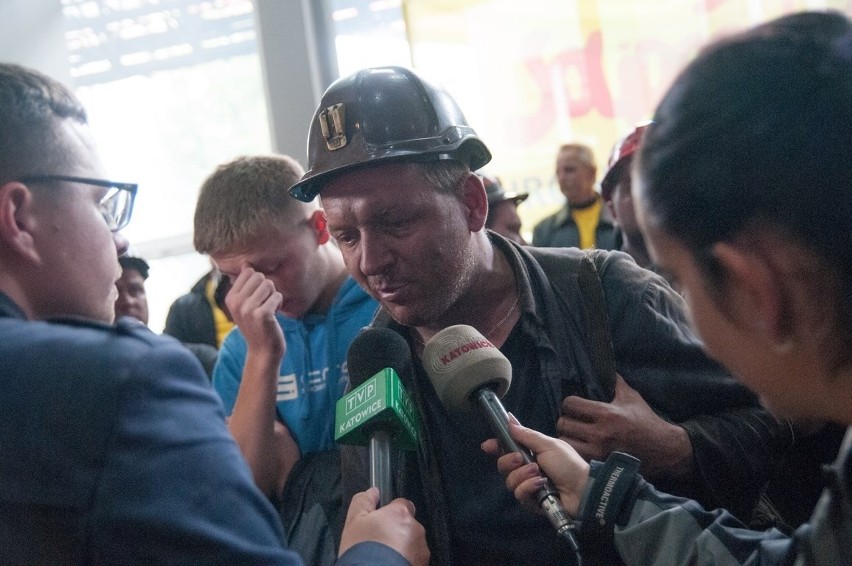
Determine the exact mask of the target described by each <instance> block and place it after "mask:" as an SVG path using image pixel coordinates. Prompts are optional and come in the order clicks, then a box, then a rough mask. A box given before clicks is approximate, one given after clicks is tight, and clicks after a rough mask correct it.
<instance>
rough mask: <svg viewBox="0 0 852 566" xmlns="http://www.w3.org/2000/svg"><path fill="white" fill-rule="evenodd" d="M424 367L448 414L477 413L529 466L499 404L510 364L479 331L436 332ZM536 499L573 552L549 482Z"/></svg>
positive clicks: (569, 527)
mask: <svg viewBox="0 0 852 566" xmlns="http://www.w3.org/2000/svg"><path fill="white" fill-rule="evenodd" d="M423 365H424V367H425V369H426V373H427V374H428V375H429V380H430V381H431V382H432V386H433V387H434V388H435V392H436V393H437V394H438V398H439V399H440V400H441V403H442V404H443V405H444V406H445V407H446V408H447V410H449V411H451V412H456V413H458V412H464V411H468V410H470V409H477V408H478V409H479V411H480V412H481V414H483V415H484V416H485V417H486V419H487V420H488V422H489V424H490V425H491V428H492V431H493V432H494V434H495V436H496V437H497V441H498V442H499V443H500V445H501V448H503V450H504V451H506V452H519V453H520V454H521V457H522V458H523V460H524V463H526V464H529V463H531V462H533V457H532V454H530V452H529V451H528V450H527V449H526V448H524V447H522V446H520V445H519V444H518V443H517V442H515V439H514V438H512V436H511V434H509V415H508V413H507V412H506V409H505V408H504V407H503V403H502V402H501V401H500V397H502V396H503V395H505V394H506V392H507V391H508V390H509V386H510V385H511V382H512V364H511V363H510V362H509V360H508V359H506V356H504V355H503V354H502V352H500V350H498V349H497V348H496V347H495V346H494V345H493V344H492V343H491V342H489V341H488V340H487V339H486V338H485V337H484V336H482V334H480V333H479V331H478V330H476V329H475V328H473V327H472V326H467V325H464V324H458V325H455V326H450V327H448V328H445V329H443V330H441V331H440V332H438V333H437V334H435V335H434V336H433V337H432V339H431V340H429V342H427V343H426V346H425V348H424V350H423ZM536 498H537V500H538V504H539V506H540V507H541V509H542V510H543V511H544V513H545V515H546V516H547V518H548V520H549V521H550V523H551V524H552V525H553V527H554V528H555V529H556V532H557V533H558V534H559V535H560V536H562V537H564V538H565V539H566V540H567V542H568V544H569V545H570V546H571V548H572V549H573V550H574V551H575V552H577V551H578V548H579V547H578V545H577V540H576V538H575V536H574V531H573V529H574V523H573V521H572V519H571V517H570V516H569V515H568V513H567V512H566V511H565V508H564V507H563V506H562V502H561V501H560V500H559V494H558V492H557V490H556V488H555V487H554V485H553V483H552V482H551V481H550V480H548V481H547V483H546V484H545V485H544V486H542V487H541V488H539V490H538V491H537V492H536Z"/></svg>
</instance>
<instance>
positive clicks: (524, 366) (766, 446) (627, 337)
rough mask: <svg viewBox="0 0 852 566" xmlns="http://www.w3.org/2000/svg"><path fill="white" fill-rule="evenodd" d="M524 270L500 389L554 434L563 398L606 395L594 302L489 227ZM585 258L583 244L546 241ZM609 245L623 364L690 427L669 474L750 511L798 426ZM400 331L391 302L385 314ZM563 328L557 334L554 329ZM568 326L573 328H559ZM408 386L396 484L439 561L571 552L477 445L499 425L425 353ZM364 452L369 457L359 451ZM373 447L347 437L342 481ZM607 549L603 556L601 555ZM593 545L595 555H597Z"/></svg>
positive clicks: (682, 488)
mask: <svg viewBox="0 0 852 566" xmlns="http://www.w3.org/2000/svg"><path fill="white" fill-rule="evenodd" d="M492 239H493V241H494V244H495V246H497V247H498V248H500V249H501V250H502V251H504V252H505V253H506V256H507V258H508V259H509V262H510V264H511V265H512V268H513V269H514V271H515V275H516V279H517V281H518V289H519V292H520V295H521V307H522V315H521V319H520V321H519V322H518V324H517V325H516V326H515V327H514V329H513V330H512V333H511V334H510V336H509V338H508V340H507V341H506V343H505V344H504V345H503V346H502V347H501V351H502V352H503V353H504V354H505V355H506V357H507V358H508V359H509V360H510V362H511V363H512V376H513V378H512V385H511V387H510V389H509V391H508V393H507V394H506V396H505V397H504V398H503V402H504V404H505V406H506V408H507V410H508V411H510V412H512V413H513V414H514V415H515V416H516V417H517V418H518V419H519V420H520V421H521V422H522V423H524V424H525V425H527V426H529V427H531V428H534V429H536V430H539V431H541V432H543V433H545V434H548V435H550V436H555V435H556V421H557V418H558V416H559V411H560V405H561V401H562V399H563V398H564V397H565V396H566V395H581V396H584V397H587V398H591V399H598V400H600V396H599V392H598V389H597V387H596V385H595V384H596V378H595V377H594V373H593V370H592V363H591V361H590V358H589V354H588V351H587V349H586V343H585V335H586V330H585V328H584V326H583V324H584V322H583V320H584V318H583V317H584V309H585V308H586V306H585V305H584V302H583V297H582V296H581V294H580V292H579V288H578V286H577V285H576V284H572V285H569V287H574V288H576V289H577V290H576V291H575V292H574V293H573V294H572V296H571V297H569V302H570V304H569V306H568V308H567V309H566V311H565V312H563V309H562V306H561V305H560V304H559V302H558V299H557V298H556V296H555V294H554V291H553V289H552V288H551V285H550V282H549V281H548V280H547V278H546V276H545V273H544V272H543V271H542V269H541V267H540V266H539V265H538V263H537V262H536V260H535V259H534V258H533V257H532V256H531V255H530V253H529V252H528V251H527V250H526V249H525V248H522V247H520V246H516V245H514V244H512V243H509V242H508V241H507V240H505V239H503V238H500V237H499V236H494V235H492ZM541 251H542V252H546V253H553V254H557V255H562V256H565V258H566V261H575V262H576V261H578V258H579V257H582V255H583V252H581V251H580V250H577V249H567V248H566V249H555V248H552V249H548V250H541ZM600 253H601V254H604V256H605V257H604V260H603V263H602V268H601V269H600V276H601V279H602V284H603V288H604V294H605V299H606V305H607V310H608V314H609V319H610V323H611V326H612V339H613V346H614V350H615V358H616V365H617V369H618V372H619V373H620V374H621V375H622V376H623V377H624V378H625V380H626V381H627V382H628V383H629V384H630V385H631V386H632V387H633V388H635V389H636V390H637V391H638V392H639V393H640V394H641V395H642V396H643V398H644V399H645V400H646V401H647V402H648V403H649V405H650V406H651V407H652V408H653V409H655V411H657V412H658V413H659V414H661V415H662V416H663V417H664V418H666V419H668V420H670V421H672V422H675V423H678V424H680V425H681V426H683V427H684V428H685V429H686V431H687V433H688V434H689V437H690V440H691V442H692V447H693V452H694V460H695V462H694V467H695V472H694V475H693V477H691V478H689V479H688V480H687V481H685V482H670V483H669V484H668V485H667V488H669V489H671V490H672V491H674V492H676V493H680V494H683V495H689V496H691V497H696V498H699V499H701V500H702V501H704V502H706V503H707V504H709V505H712V506H719V505H724V506H729V507H731V506H732V507H735V508H737V509H738V510H741V511H742V513H743V514H744V515H745V516H746V517H747V516H748V513H749V512H750V510H751V507H752V506H753V504H754V502H755V501H756V498H757V497H758V495H759V493H760V488H761V486H762V485H763V484H764V482H765V481H766V478H767V475H768V473H769V471H770V470H772V469H774V466H775V464H776V462H777V460H778V458H779V457H780V455H781V453H782V452H783V450H784V449H786V448H787V446H788V444H789V442H790V438H789V436H788V429H787V428H786V427H782V426H781V425H780V424H779V423H778V422H777V421H776V420H775V419H774V418H772V417H771V416H770V415H769V414H768V413H767V412H766V411H765V410H763V409H762V408H761V407H760V406H759V404H758V401H757V399H756V397H755V396H754V395H753V394H752V393H751V392H749V391H748V390H747V389H746V388H744V387H743V386H742V385H740V384H739V383H738V382H737V381H736V380H735V379H734V378H732V377H731V376H730V375H728V374H727V373H726V372H725V371H723V370H722V369H721V368H720V367H719V366H718V365H717V364H716V363H714V362H713V361H711V360H710V359H709V358H708V357H707V356H706V355H705V354H704V353H703V351H702V349H701V345H700V343H699V342H698V340H697V339H696V338H695V337H694V335H693V334H692V332H691V331H690V330H689V327H688V325H687V321H686V318H685V315H684V310H683V309H684V305H683V302H682V299H681V298H680V296H679V295H677V294H676V293H675V292H674V291H672V290H671V288H670V287H669V286H668V285H667V284H666V283H665V282H664V281H663V280H662V279H661V278H660V277H658V276H657V275H655V274H653V273H651V272H649V271H647V270H644V269H641V268H639V267H638V266H637V265H636V264H635V263H634V262H633V260H632V259H631V258H630V257H629V256H628V255H626V254H624V253H621V252H600ZM374 324H375V325H377V326H381V325H387V326H389V327H391V328H395V329H397V330H398V331H399V332H400V333H401V334H402V335H403V336H405V337H408V332H407V331H406V329H404V328H402V327H399V326H398V325H396V324H395V323H394V322H393V321H391V320H390V317H389V316H388V315H387V313H386V312H384V311H380V314H379V316H378V317H377V319H376V321H375V323H374ZM556 328H561V329H564V331H560V332H558V333H555V332H554V329H556ZM557 334H561V335H562V336H563V337H564V338H563V340H561V341H560V340H558V339H556V338H555V336H557ZM415 366H416V367H415V375H414V376H413V379H412V380H411V381H412V383H410V384H409V386H408V388H409V392H410V394H411V395H412V397H413V398H414V401H415V404H416V405H417V407H418V409H419V411H420V416H421V421H422V424H421V440H420V445H419V447H418V450H417V458H414V457H411V456H407V455H404V454H403V455H401V458H402V461H401V462H400V463H399V464H398V465H399V468H398V469H399V470H400V471H399V474H400V476H399V477H398V489H399V495H403V496H406V497H410V498H411V499H412V500H413V501H414V502H415V504H416V506H417V512H418V518H419V519H420V520H421V522H423V523H424V524H425V525H426V526H427V533H429V536H430V540H429V542H430V548H431V550H432V555H433V557H434V558H435V563H437V564H442V565H444V564H451V563H453V564H464V565H465V566H467V565H469V564H491V565H499V564H536V565H540V564H541V565H544V564H563V563H564V562H565V560H566V557H567V556H568V555H569V554H568V552H569V551H568V547H567V545H566V544H565V543H564V542H563V541H562V540H561V539H559V538H558V537H557V536H556V534H555V533H554V531H553V529H552V528H551V526H550V525H549V523H548V522H547V521H546V519H544V518H543V517H542V516H540V515H535V514H532V513H529V512H527V511H526V510H524V509H522V508H521V507H520V505H519V504H518V503H517V501H515V499H514V497H513V496H512V494H511V493H510V492H509V491H508V490H507V489H506V487H505V484H504V482H503V480H502V478H501V477H500V476H499V474H498V473H497V469H496V465H495V463H494V459H493V458H491V457H489V456H487V455H485V454H484V453H483V452H482V451H481V450H480V448H479V443H480V442H481V441H482V440H484V439H485V438H487V437H489V436H491V433H490V431H488V430H487V428H486V427H485V426H484V424H481V423H478V422H475V421H474V420H471V418H470V416H468V418H467V419H464V418H460V417H459V416H457V415H452V414H450V413H448V412H447V411H446V410H445V408H444V407H443V406H442V405H441V403H440V401H439V399H438V398H437V395H436V394H435V391H434V388H433V387H432V386H431V383H430V382H429V380H428V377H427V376H426V374H425V371H424V370H423V368H422V365H421V363H420V361H419V360H415ZM359 458H360V460H359ZM363 458H364V453H363V452H362V453H361V454H356V450H355V449H349V448H346V451H345V453H344V455H343V459H344V473H343V478H344V483H345V486H344V491H345V492H346V493H347V494H351V493H352V492H353V490H354V489H355V488H356V487H359V488H360V487H362V486H363V485H364V484H363V483H359V482H358V480H359V475H358V472H360V481H361V482H363V481H365V478H366V475H365V474H366V469H367V468H366V463H365V462H364V460H363ZM596 559H597V561H596ZM601 560H606V558H604V557H602V556H595V555H594V553H591V554H590V555H589V557H587V560H586V563H588V564H592V563H601Z"/></svg>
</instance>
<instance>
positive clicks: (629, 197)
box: [601, 124, 652, 269]
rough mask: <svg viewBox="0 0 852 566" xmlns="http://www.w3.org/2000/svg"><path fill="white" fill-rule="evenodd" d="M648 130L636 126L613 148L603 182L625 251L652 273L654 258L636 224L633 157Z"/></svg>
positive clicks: (604, 193) (602, 193)
mask: <svg viewBox="0 0 852 566" xmlns="http://www.w3.org/2000/svg"><path fill="white" fill-rule="evenodd" d="M647 128H648V124H641V125H639V126H636V128H634V129H633V131H631V132H630V133H629V134H627V135H625V136H624V137H623V138H621V139H620V140H618V142H616V144H615V145H614V146H613V148H612V153H611V154H610V157H609V168H608V169H607V172H606V175H604V178H603V180H602V181H601V197H602V198H603V200H604V202H605V203H606V206H607V208H608V209H609V211H610V212H611V213H612V217H613V218H614V219H615V221H616V223H617V224H618V230H619V232H620V236H621V251H623V252H626V253H628V254H630V255H631V256H633V259H635V260H636V263H638V264H639V265H641V266H642V267H644V268H646V269H651V268H652V265H651V257H650V255H649V254H648V248H647V247H646V246H645V238H644V237H643V236H642V232H640V231H639V223H638V222H637V221H636V211H635V210H634V207H633V189H632V184H631V180H630V167H631V164H632V163H633V154H635V153H636V151H637V150H638V149H639V144H640V143H641V142H642V136H643V135H644V133H645V130H646V129H647Z"/></svg>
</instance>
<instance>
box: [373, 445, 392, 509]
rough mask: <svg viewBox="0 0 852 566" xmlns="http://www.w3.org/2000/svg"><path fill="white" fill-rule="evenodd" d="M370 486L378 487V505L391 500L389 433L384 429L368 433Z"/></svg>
mask: <svg viewBox="0 0 852 566" xmlns="http://www.w3.org/2000/svg"><path fill="white" fill-rule="evenodd" d="M370 486H371V487H377V488H379V506H380V507H382V506H385V505H387V504H388V503H390V502H391V501H392V500H393V488H392V487H391V461H390V433H389V432H388V431H387V430H384V429H377V430H374V431H373V432H371V433H370Z"/></svg>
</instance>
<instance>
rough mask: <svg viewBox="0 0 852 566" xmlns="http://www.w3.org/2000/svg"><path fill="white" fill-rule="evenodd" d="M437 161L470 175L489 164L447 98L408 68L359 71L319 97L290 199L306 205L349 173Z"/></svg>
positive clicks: (479, 143) (486, 154) (481, 146)
mask: <svg viewBox="0 0 852 566" xmlns="http://www.w3.org/2000/svg"><path fill="white" fill-rule="evenodd" d="M442 159H453V160H456V161H460V162H462V163H464V164H466V165H467V166H468V167H469V168H470V170H471V171H475V170H476V169H479V168H480V167H482V166H483V165H485V164H486V163H488V161H489V160H490V159H491V153H490V152H489V151H488V148H487V147H485V144H484V143H482V140H480V139H479V137H478V136H477V135H476V132H475V131H474V130H473V128H471V127H470V126H469V125H468V124H467V120H466V119H465V117H464V115H463V114H462V112H461V109H460V108H459V107H458V104H456V101H455V100H454V99H453V97H452V96H450V94H449V93H448V92H447V91H446V90H444V89H443V88H441V87H438V86H436V85H434V84H431V83H429V82H427V81H426V80H424V79H423V78H422V77H421V76H419V75H418V74H417V73H415V72H414V71H412V70H411V69H407V68H404V67H375V68H370V69H362V70H360V71H357V72H356V73H354V74H352V75H350V76H348V77H344V78H341V79H338V80H336V81H335V82H334V83H332V84H331V86H329V87H328V90H326V91H325V94H324V95H323V97H322V101H321V102H320V104H319V107H318V108H317V110H316V112H315V113H314V119H313V120H312V121H311V128H310V132H309V134H308V170H307V172H306V173H305V175H304V176H303V177H302V179H301V181H299V182H298V183H296V184H295V185H293V186H292V187H291V188H290V194H291V195H292V196H293V197H295V198H297V199H299V200H301V201H305V202H309V201H311V200H313V198H314V197H316V196H317V194H319V192H320V190H321V189H322V186H323V185H324V184H325V183H326V182H328V180H329V179H330V178H332V177H333V176H335V175H338V174H340V173H343V172H345V171H349V170H351V169H354V168H358V167H367V166H369V165H372V164H377V163H385V162H391V161H394V162H399V161H416V162H424V161H439V160H442Z"/></svg>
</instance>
